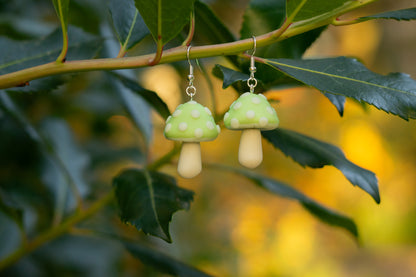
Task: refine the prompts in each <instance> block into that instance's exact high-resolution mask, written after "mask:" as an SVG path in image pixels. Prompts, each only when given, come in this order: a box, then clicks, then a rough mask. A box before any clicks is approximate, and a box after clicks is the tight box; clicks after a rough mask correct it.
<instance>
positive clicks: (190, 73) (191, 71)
mask: <svg viewBox="0 0 416 277" xmlns="http://www.w3.org/2000/svg"><path fill="white" fill-rule="evenodd" d="M191 47H192V46H190V45H189V46H188V48H187V49H186V58H187V59H188V63H189V75H192V76H193V75H194V67H193V66H192V64H191V60H190V59H189V51H190V50H191Z"/></svg>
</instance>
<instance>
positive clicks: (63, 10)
mask: <svg viewBox="0 0 416 277" xmlns="http://www.w3.org/2000/svg"><path fill="white" fill-rule="evenodd" d="M52 2H53V6H54V7H55V11H56V14H57V15H58V17H59V20H60V21H61V24H62V28H63V29H64V30H65V32H66V30H67V29H68V12H69V0H52Z"/></svg>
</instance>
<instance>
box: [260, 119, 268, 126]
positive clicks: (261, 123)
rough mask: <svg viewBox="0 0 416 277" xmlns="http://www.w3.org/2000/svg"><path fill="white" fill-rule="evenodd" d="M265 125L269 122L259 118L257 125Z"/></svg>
mask: <svg viewBox="0 0 416 277" xmlns="http://www.w3.org/2000/svg"><path fill="white" fill-rule="evenodd" d="M267 123H269V120H267V118H265V117H260V119H259V124H260V126H261V127H264V126H266V125H267Z"/></svg>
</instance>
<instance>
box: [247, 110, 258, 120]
mask: <svg viewBox="0 0 416 277" xmlns="http://www.w3.org/2000/svg"><path fill="white" fill-rule="evenodd" d="M255 116H256V113H255V112H254V111H252V110H250V111H247V112H246V117H247V118H248V119H252V118H254V117H255Z"/></svg>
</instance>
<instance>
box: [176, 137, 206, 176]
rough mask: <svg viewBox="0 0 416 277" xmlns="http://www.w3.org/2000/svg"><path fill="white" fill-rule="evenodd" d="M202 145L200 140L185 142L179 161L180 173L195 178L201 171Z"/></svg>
mask: <svg viewBox="0 0 416 277" xmlns="http://www.w3.org/2000/svg"><path fill="white" fill-rule="evenodd" d="M201 169H202V165H201V146H200V144H199V142H184V143H183V144H182V149H181V154H180V156H179V161H178V173H179V175H181V176H182V177H183V178H193V177H195V176H196V175H198V174H199V173H200V172H201Z"/></svg>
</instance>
